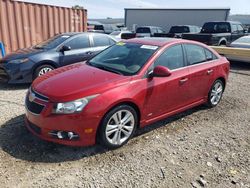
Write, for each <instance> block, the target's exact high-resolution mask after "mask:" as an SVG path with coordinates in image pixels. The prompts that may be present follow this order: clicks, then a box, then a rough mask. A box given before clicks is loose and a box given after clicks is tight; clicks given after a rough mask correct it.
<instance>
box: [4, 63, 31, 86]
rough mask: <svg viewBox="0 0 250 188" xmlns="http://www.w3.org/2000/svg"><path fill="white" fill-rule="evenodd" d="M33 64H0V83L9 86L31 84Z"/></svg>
mask: <svg viewBox="0 0 250 188" xmlns="http://www.w3.org/2000/svg"><path fill="white" fill-rule="evenodd" d="M33 65H34V63H33V62H31V61H30V62H26V63H0V82H4V83H9V84H19V83H31V82H32V78H33Z"/></svg>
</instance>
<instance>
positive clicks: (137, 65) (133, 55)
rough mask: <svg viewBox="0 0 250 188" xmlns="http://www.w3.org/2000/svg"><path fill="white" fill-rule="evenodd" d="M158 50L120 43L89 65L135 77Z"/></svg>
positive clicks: (95, 58) (96, 57)
mask: <svg viewBox="0 0 250 188" xmlns="http://www.w3.org/2000/svg"><path fill="white" fill-rule="evenodd" d="M157 49H158V46H149V45H142V44H134V43H122V42H119V43H117V44H116V45H113V46H111V47H110V48H107V49H106V50H104V51H102V52H101V53H99V54H98V55H97V56H95V57H94V58H93V59H91V60H90V61H89V64H90V65H92V66H95V67H99V68H100V69H105V70H107V71H111V72H120V73H122V74H124V75H133V74H136V73H137V72H138V71H139V70H140V69H141V68H142V67H143V66H144V64H145V63H146V62H147V60H148V59H149V58H150V57H151V56H152V55H153V53H154V52H155V51H156V50H157Z"/></svg>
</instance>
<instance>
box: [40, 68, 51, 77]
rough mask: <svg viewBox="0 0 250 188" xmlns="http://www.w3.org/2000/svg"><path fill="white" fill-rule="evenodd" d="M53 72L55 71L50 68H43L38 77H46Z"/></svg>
mask: <svg viewBox="0 0 250 188" xmlns="http://www.w3.org/2000/svg"><path fill="white" fill-rule="evenodd" d="M52 70H53V69H52V68H50V67H44V68H42V69H41V70H40V71H39V73H38V76H42V75H44V74H46V73H47V72H50V71H52Z"/></svg>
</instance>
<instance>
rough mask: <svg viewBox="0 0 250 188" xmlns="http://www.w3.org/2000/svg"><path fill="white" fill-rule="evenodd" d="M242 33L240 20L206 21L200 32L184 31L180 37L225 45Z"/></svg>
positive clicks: (209, 43)
mask: <svg viewBox="0 0 250 188" xmlns="http://www.w3.org/2000/svg"><path fill="white" fill-rule="evenodd" d="M244 35H245V30H244V29H243V26H242V24H241V23H240V22H207V23H205V24H204V25H203V27H202V29H201V32H200V33H197V34H190V33H186V34H183V35H182V38H183V39H189V40H195V41H199V42H203V43H205V44H208V45H215V46H217V45H227V44H229V43H231V42H233V41H234V40H236V39H238V38H240V37H242V36H244Z"/></svg>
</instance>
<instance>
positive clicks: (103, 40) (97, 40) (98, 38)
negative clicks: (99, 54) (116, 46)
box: [93, 35, 110, 47]
mask: <svg viewBox="0 0 250 188" xmlns="http://www.w3.org/2000/svg"><path fill="white" fill-rule="evenodd" d="M93 40H94V46H95V47H96V46H109V45H110V39H109V38H108V37H106V36H103V35H93Z"/></svg>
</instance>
